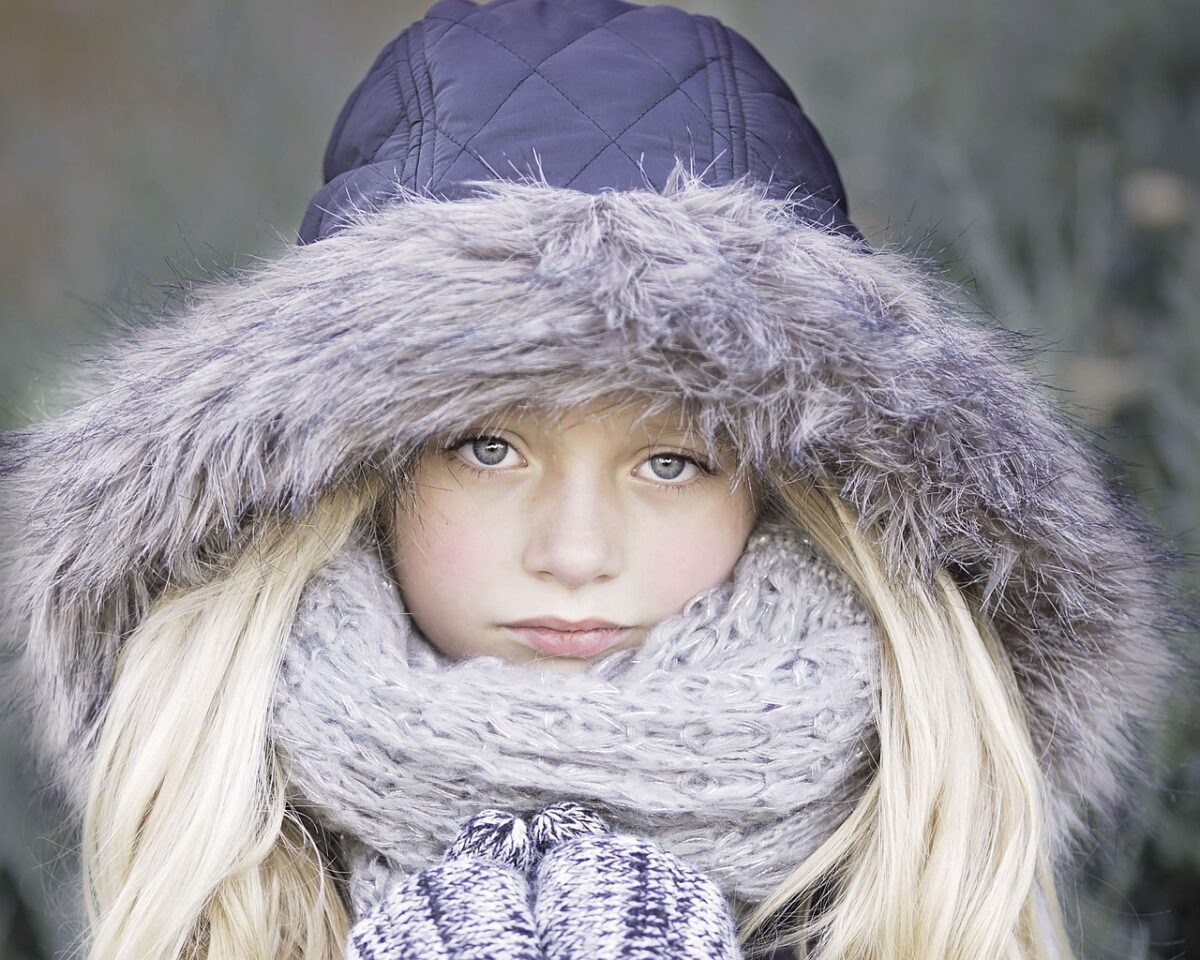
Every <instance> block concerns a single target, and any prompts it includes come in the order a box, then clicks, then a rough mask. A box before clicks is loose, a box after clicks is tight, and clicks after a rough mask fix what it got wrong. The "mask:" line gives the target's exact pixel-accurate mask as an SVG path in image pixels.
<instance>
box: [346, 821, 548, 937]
mask: <svg viewBox="0 0 1200 960" xmlns="http://www.w3.org/2000/svg"><path fill="white" fill-rule="evenodd" d="M532 863H533V851H532V847H531V844H530V840H529V833H528V829H527V826H526V823H525V821H524V820H523V819H521V817H519V816H516V815H514V814H511V813H505V812H504V811H501V810H484V811H482V812H480V813H478V814H476V815H475V816H474V817H472V818H471V819H470V820H468V821H467V822H466V823H465V824H464V825H463V827H462V830H461V832H460V833H459V835H458V838H457V839H456V840H455V841H454V842H453V843H452V844H451V845H450V847H449V848H448V849H447V851H446V855H445V858H444V860H443V861H442V863H439V864H437V865H436V866H432V867H427V868H426V869H424V870H421V871H419V872H417V873H415V874H412V875H411V876H408V877H405V878H404V879H403V880H401V881H400V882H399V883H397V884H396V886H395V887H393V888H392V889H391V890H390V891H388V894H387V896H385V897H384V898H383V900H381V901H380V902H379V904H378V905H377V906H376V907H375V908H374V909H373V910H371V911H370V912H369V913H367V914H365V915H364V916H363V917H361V918H360V919H359V920H358V921H357V922H356V923H355V924H354V927H353V928H352V929H351V931H350V939H349V942H348V945H347V949H346V958H347V960H541V958H542V950H541V947H540V946H539V944H538V939H537V931H536V929H535V927H534V922H533V912H532V908H531V905H530V897H529V885H528V882H527V881H526V874H527V873H528V872H529V869H530V867H531V866H532Z"/></svg>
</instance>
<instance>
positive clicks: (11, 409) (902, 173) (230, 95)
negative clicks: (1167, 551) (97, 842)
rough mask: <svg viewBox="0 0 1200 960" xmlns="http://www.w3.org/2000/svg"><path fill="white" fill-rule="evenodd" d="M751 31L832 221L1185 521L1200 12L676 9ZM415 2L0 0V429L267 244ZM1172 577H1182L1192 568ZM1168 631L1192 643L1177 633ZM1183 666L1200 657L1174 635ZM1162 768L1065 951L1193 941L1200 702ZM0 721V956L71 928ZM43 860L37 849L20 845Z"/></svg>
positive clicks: (1074, 904)
mask: <svg viewBox="0 0 1200 960" xmlns="http://www.w3.org/2000/svg"><path fill="white" fill-rule="evenodd" d="M678 5H680V6H682V7H684V8H686V9H688V10H691V11H693V12H698V13H708V14H713V15H716V16H718V17H720V18H721V19H722V20H724V21H725V22H727V23H728V24H729V25H731V26H732V27H734V28H735V29H737V30H739V31H740V32H742V33H743V34H744V35H746V36H747V37H748V38H750V39H751V41H752V42H754V43H755V45H756V46H758V47H759V48H760V49H761V50H762V52H763V53H764V54H765V55H766V56H767V58H768V60H770V61H771V63H772V64H773V65H774V66H775V67H776V68H777V69H778V70H779V71H780V72H781V73H782V74H783V75H784V76H785V77H786V78H787V79H788V80H789V82H790V83H791V85H792V87H793V89H794V90H795V91H796V93H797V94H798V96H799V98H800V100H801V103H802V104H803V105H804V106H805V108H806V110H807V111H808V112H809V114H810V116H812V118H813V120H814V122H815V123H816V124H817V126H818V128H819V129H820V130H821V132H822V134H823V135H824V137H825V138H826V140H827V141H828V143H829V145H830V147H831V149H832V150H833V153H834V155H835V156H836V157H837V158H838V162H839V165H840V167H841V170H842V174H843V178H844V180H845V182H846V186H847V190H848V193H849V197H850V203H851V208H852V213H853V215H854V217H855V220H856V222H858V223H859V225H860V226H861V227H862V228H863V229H864V230H865V231H866V232H867V233H868V234H869V235H870V237H871V239H872V242H873V243H874V244H875V245H876V246H887V247H892V248H903V249H906V250H908V251H910V252H913V253H915V254H917V255H919V256H922V257H924V258H926V259H927V260H928V261H929V262H930V264H931V266H935V267H936V268H937V269H939V270H942V271H944V272H945V273H946V274H947V275H948V276H950V277H952V278H954V279H956V280H958V281H960V282H961V283H962V284H963V287H964V290H965V291H966V293H967V295H968V296H970V297H972V298H973V299H974V300H975V301H976V303H977V305H978V309H979V310H980V311H983V312H987V313H990V314H991V315H993V316H995V317H996V318H997V319H998V320H999V321H1000V322H1002V323H1004V324H1007V325H1009V326H1012V327H1015V328H1020V329H1022V330H1026V331H1031V332H1034V333H1036V334H1037V336H1039V337H1040V338H1041V339H1042V341H1043V342H1044V344H1045V346H1046V348H1047V349H1046V351H1045V353H1044V355H1043V359H1042V364H1043V367H1042V372H1043V374H1044V375H1045V377H1046V378H1047V380H1048V381H1049V382H1050V383H1051V384H1052V385H1053V387H1054V389H1055V396H1056V397H1057V398H1058V399H1059V400H1060V401H1061V402H1062V403H1063V404H1064V405H1066V406H1068V407H1069V408H1070V409H1071V410H1072V411H1073V412H1074V413H1075V415H1077V416H1078V417H1080V418H1081V420H1082V424H1083V425H1084V426H1086V427H1088V428H1091V429H1094V430H1096V431H1097V434H1096V439H1097V440H1098V441H1100V442H1101V443H1102V445H1104V446H1105V447H1106V448H1107V449H1108V450H1110V451H1111V452H1113V453H1115V454H1116V455H1117V456H1119V457H1120V458H1122V460H1123V461H1124V462H1125V463H1126V464H1127V469H1126V471H1125V473H1124V475H1123V476H1122V478H1121V479H1122V480H1123V482H1125V483H1127V484H1129V485H1130V486H1131V487H1132V488H1133V489H1134V490H1135V491H1136V492H1137V494H1138V495H1139V497H1140V498H1141V500H1142V501H1143V503H1144V504H1145V505H1146V507H1147V509H1148V510H1149V511H1150V512H1151V514H1152V515H1153V517H1154V518H1155V519H1156V520H1157V522H1158V525H1159V526H1160V528H1161V529H1162V530H1163V531H1164V532H1165V534H1167V535H1168V536H1169V537H1170V538H1171V539H1172V543H1173V545H1174V546H1175V548H1176V549H1177V550H1179V551H1180V552H1182V553H1184V554H1185V555H1188V556H1189V557H1191V556H1194V555H1195V554H1196V552H1197V546H1198V541H1200V386H1198V381H1200V176H1198V171H1200V162H1198V158H1200V43H1198V42H1197V38H1198V37H1200V4H1197V3H1195V0H1140V2H1138V3H1136V4H1134V3H1128V2H1124V0H1008V2H1005V3H995V2H993V0H912V2H910V3H908V4H904V5H901V4H882V3H879V2H878V0H839V2H838V3H836V4H833V3H818V2H816V0H809V2H797V0H742V2H734V0H726V2H722V0H687V2H682V0H681V2H679V4H678ZM426 6H427V4H426V3H423V2H421V3H417V2H411V0H405V2H397V0H391V2H387V3H385V2H382V0H342V2H340V3H334V2H332V0H286V2H285V0H260V2H258V3H255V4H239V3H234V2H232V0H205V2H200V0H177V2H175V3H172V4H169V5H167V4H154V3H151V2H149V0H116V2H111V3H109V4H105V5H87V4H85V3H83V2H82V0H6V4H5V29H4V30H3V31H2V32H0V91H3V93H2V94H0V130H3V132H4V135H3V137H2V138H0V222H3V223H4V224H5V226H6V228H7V229H5V230H4V231H2V232H0V336H2V338H3V343H4V350H3V352H2V353H0V426H13V425H17V424H19V423H22V422H25V421H27V420H29V419H35V418H39V417H40V416H42V415H43V414H44V413H45V412H46V411H48V410H53V409H55V408H56V407H57V406H58V405H59V404H61V403H62V402H63V398H62V397H61V396H59V395H58V393H57V391H56V389H55V386H54V385H55V376H54V368H55V366H56V365H57V362H58V360H59V359H65V358H69V357H70V356H73V355H75V354H76V353H78V352H79V351H80V350H82V349H86V348H87V346H88V345H89V344H90V343H92V342H93V341H94V339H95V337H96V335H97V331H98V329H99V327H100V323H101V319H102V315H103V312H104V310H106V309H117V310H119V309H121V304H122V303H123V302H126V301H136V302H139V303H142V304H149V305H151V306H155V305H160V304H162V303H163V302H165V300H166V299H167V298H168V297H169V295H170V293H171V291H172V289H173V288H174V287H175V286H176V285H178V284H179V283H180V282H182V281H184V280H186V279H187V278H188V277H192V276H203V275H204V274H205V273H207V272H209V271H210V270H212V269H214V268H218V267H221V266H223V265H229V264H237V265H239V266H247V265H251V264H252V261H253V260H254V258H256V257H259V256H267V257H269V256H270V255H271V254H272V252H273V251H277V250H278V249H279V248H280V246H281V245H282V244H285V243H288V242H290V241H291V238H292V236H293V235H294V231H295V228H296V226H297V225H298V223H299V218H300V214H301V212H302V211H303V209H304V206H305V204H306V203H307V200H308V197H309V196H310V195H311V194H312V193H313V192H314V191H315V190H316V188H317V187H318V186H319V170H320V160H321V155H322V151H323V149H324V143H325V138H326V136H327V135H328V132H329V129H330V128H331V126H332V123H333V119H334V117H335V115H336V112H337V110H338V108H339V107H340V105H341V103H342V101H343V99H344V98H345V96H346V95H347V94H348V93H349V91H350V89H351V88H352V86H353V84H354V83H356V82H357V80H358V78H359V77H360V76H361V75H362V73H363V72H364V71H365V69H366V67H367V66H368V64H369V63H370V61H371V60H372V59H373V58H374V56H375V54H376V53H377V52H378V49H379V47H380V46H381V45H382V43H383V42H384V40H385V39H386V38H389V37H391V36H393V35H394V34H395V33H397V32H399V31H400V30H401V29H402V28H403V27H404V26H406V25H407V24H408V23H409V22H411V21H412V20H413V19H415V18H417V17H419V16H420V15H421V13H422V12H423V11H424V9H425V8H426ZM1179 576H1180V581H1181V582H1180V586H1181V588H1182V589H1184V590H1185V591H1188V592H1189V594H1190V595H1191V596H1193V597H1194V596H1196V595H1197V593H1198V592H1200V591H1197V586H1200V585H1198V584H1197V582H1196V580H1197V576H1198V574H1197V571H1196V567H1195V565H1193V566H1191V567H1190V568H1184V567H1181V570H1180V574H1179ZM1193 642H1194V643H1195V641H1193ZM1191 653H1192V655H1193V656H1196V655H1197V654H1198V653H1200V650H1197V649H1195V647H1193V650H1192V651H1191ZM1163 710H1164V713H1165V714H1166V715H1167V716H1168V717H1169V720H1170V722H1169V723H1168V725H1167V726H1166V728H1165V733H1164V736H1163V738H1162V742H1161V744H1159V745H1158V747H1159V749H1158V752H1157V757H1158V761H1157V767H1156V769H1157V770H1158V771H1159V775H1158V776H1159V781H1160V782H1159V783H1148V784H1146V785H1144V786H1143V787H1142V790H1141V792H1142V796H1141V797H1139V798H1137V799H1138V801H1139V802H1140V804H1141V806H1140V808H1139V809H1138V812H1137V813H1136V815H1133V816H1129V817H1126V818H1125V819H1124V820H1122V821H1121V822H1120V823H1119V824H1117V825H1116V826H1112V827H1100V826H1098V828H1097V836H1096V840H1095V843H1094V845H1093V847H1091V848H1089V849H1088V850H1085V851H1083V860H1082V867H1081V870H1080V872H1079V880H1078V883H1077V885H1076V886H1075V887H1073V888H1068V896H1067V900H1068V909H1069V912H1070V913H1071V915H1072V918H1073V923H1075V924H1076V925H1077V929H1078V936H1079V937H1080V939H1081V941H1082V943H1083V946H1084V955H1086V956H1088V957H1094V958H1098V960H1106V958H1129V957H1146V958H1160V960H1165V958H1176V957H1184V956H1187V955H1188V954H1189V952H1190V953H1191V954H1192V955H1194V956H1200V917H1198V916H1197V911H1196V908H1197V904H1198V902H1200V894H1198V891H1200V698H1197V696H1196V691H1195V690H1192V689H1180V690H1179V691H1178V695H1177V696H1176V697H1175V699H1174V700H1173V701H1171V702H1170V703H1166V704H1164V705H1163ZM21 749H22V748H21V738H20V736H19V731H15V730H0V761H2V765H3V768H4V769H5V770H8V771H11V773H12V776H10V777H8V778H7V781H6V782H4V783H0V802H2V805H3V809H4V811H5V814H6V815H5V816H4V817H3V819H2V820H0V960H4V958H8V960H16V958H28V960H34V958H40V957H43V956H50V955H52V954H53V952H55V951H60V950H64V949H67V948H69V947H70V945H71V943H72V942H73V940H74V938H75V937H76V936H77V935H78V932H79V928H78V922H77V904H76V900H75V897H74V895H73V893H72V891H71V883H72V880H71V878H72V876H73V872H74V870H75V869H76V868H77V864H76V863H75V861H74V859H73V856H72V854H71V847H72V844H73V842H74V838H73V837H72V836H71V835H70V834H69V832H68V831H65V830H64V828H62V827H59V826H57V825H56V821H55V811H54V809H53V807H52V806H51V805H49V804H47V803H45V802H43V800H44V798H43V795H42V794H43V790H44V785H43V784H41V783H40V781H39V780H38V778H37V776H36V774H35V772H34V771H33V770H32V769H31V767H30V764H29V762H28V759H27V758H25V757H22V756H20V751H21ZM39 865H44V866H39Z"/></svg>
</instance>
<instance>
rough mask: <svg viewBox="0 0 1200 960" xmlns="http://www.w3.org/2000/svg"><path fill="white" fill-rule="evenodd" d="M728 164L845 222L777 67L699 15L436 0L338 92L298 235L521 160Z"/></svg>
mask: <svg viewBox="0 0 1200 960" xmlns="http://www.w3.org/2000/svg"><path fill="white" fill-rule="evenodd" d="M677 157H678V158H680V159H682V160H683V161H684V162H685V163H687V164H689V166H690V167H692V168H693V169H694V171H695V172H696V173H698V174H699V173H702V174H703V176H702V178H701V179H702V180H703V181H704V182H705V183H709V184H713V185H717V184H723V183H728V182H730V181H732V180H736V179H738V178H741V177H746V179H747V181H751V182H755V183H761V184H762V185H763V186H764V187H765V193H766V195H767V196H770V197H786V196H790V197H791V199H793V200H794V201H796V202H797V206H796V208H795V210H796V214H797V215H798V216H799V217H800V218H801V219H803V220H807V221H811V222H813V223H817V224H822V225H825V226H828V227H831V228H833V229H834V230H835V231H838V232H841V233H845V234H847V235H848V236H852V237H855V238H858V237H859V236H860V235H859V233H858V231H857V229H856V228H855V227H854V225H853V224H852V223H851V222H850V220H849V215H848V212H847V206H846V196H845V191H844V190H843V188H842V182H841V179H840V178H839V176H838V172H837V167H836V166H835V165H834V162H833V158H832V157H831V156H830V155H829V151H828V150H827V149H826V147H825V144H824V142H823V141H822V140H821V136H820V134H819V133H818V132H817V130H816V128H815V127H814V126H813V125H812V123H811V122H810V121H809V119H808V117H806V116H805V115H804V111H803V110H801V108H800V105H799V104H798V103H797V102H796V98H795V96H794V95H793V94H792V91H791V90H790V89H788V86H787V84H786V83H785V82H784V81H783V78H782V77H780V76H779V74H777V73H776V72H775V71H774V70H773V69H772V68H771V66H770V65H769V64H768V63H767V62H766V61H765V60H764V59H763V58H762V56H761V55H760V54H759V52H758V51H757V50H755V49H754V47H752V46H751V45H750V44H749V43H748V42H747V41H746V39H745V38H744V37H742V36H740V35H739V34H737V33H735V32H734V31H733V30H730V29H729V28H728V27H726V26H724V25H723V24H721V23H720V22H719V21H718V20H715V19H714V18H712V17H705V16H695V15H692V14H687V13H684V12H683V11H682V10H678V9H676V8H674V7H670V6H641V5H639V4H636V3H627V2H625V0H492V2H491V3H486V4H484V5H482V6H477V5H476V4H474V3H472V2H471V0H442V2H440V3H437V4H435V5H434V6H433V7H431V8H430V9H429V11H428V12H427V13H426V14H425V17H424V19H422V20H420V21H418V22H417V23H414V24H413V25H412V26H410V27H409V28H408V29H407V30H405V31H404V32H403V33H401V34H400V36H398V37H397V38H396V39H395V40H393V41H392V42H391V43H389V44H388V45H387V46H386V47H385V48H384V49H383V52H382V53H380V54H379V56H378V57H377V58H376V60H375V62H374V64H372V65H371V69H370V70H369V71H368V72H367V75H366V77H365V78H364V79H363V80H362V82H361V83H359V85H358V86H357V88H355V90H354V92H353V93H352V94H351V96H350V99H349V100H348V101H347V102H346V105H345V106H344V107H343V108H342V112H341V115H340V116H339V117H338V120H337V124H336V125H335V127H334V130H333V134H332V136H331V137H330V140H329V146H328V148H327V149H326V151H325V186H324V187H323V188H322V189H321V191H320V192H319V193H318V194H317V195H316V197H314V198H313V201H312V203H311V204H310V206H309V208H308V213H307V214H306V215H305V217H304V222H303V225H302V226H301V228H300V241H301V242H302V243H308V242H311V241H313V240H319V239H321V238H323V237H326V236H328V235H329V234H330V233H332V232H334V231H335V230H336V229H338V228H339V227H340V226H342V225H344V222H345V213H346V212H347V211H351V210H355V209H361V208H363V207H370V206H374V205H376V204H378V203H379V202H380V201H383V200H386V199H388V198H390V197H391V196H393V195H394V194H395V193H396V184H397V183H399V184H402V185H403V186H404V187H406V188H408V189H410V190H414V191H416V192H418V193H423V192H426V191H427V192H428V193H429V194H431V195H434V196H437V197H441V198H445V199H458V198H461V197H464V196H467V195H469V194H471V193H472V192H474V188H472V187H470V186H469V185H466V184H465V183H464V181H468V180H477V179H515V178H519V177H522V176H528V175H530V174H531V173H532V174H536V175H537V176H538V177H539V179H544V180H545V181H546V182H547V183H549V184H551V185H552V186H560V187H570V188H572V189H574V190H579V191H582V192H584V193H599V192H601V191H603V190H610V189H615V190H630V189H654V190H657V191H659V192H661V190H662V188H663V186H664V184H665V182H666V179H667V176H668V174H669V173H670V171H671V168H672V166H673V165H674V163H675V160H676V158H677Z"/></svg>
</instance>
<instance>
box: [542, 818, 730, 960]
mask: <svg viewBox="0 0 1200 960" xmlns="http://www.w3.org/2000/svg"><path fill="white" fill-rule="evenodd" d="M529 833H530V837H531V839H532V842H533V848H534V852H535V855H536V856H537V857H538V862H537V865H536V867H535V873H534V881H533V888H534V905H533V914H534V921H535V923H536V925H537V932H538V937H539V940H540V942H541V945H542V952H543V956H544V957H545V958H546V960H676V958H678V960H683V958H687V960H741V957H742V952H741V948H740V947H739V946H738V941H737V929H736V924H735V922H734V920H733V917H732V915H731V914H730V910H729V905H728V903H727V902H726V900H725V896H724V894H722V893H721V890H720V888H719V887H718V886H717V885H716V883H714V882H713V881H712V880H711V879H709V878H708V876H706V875H705V874H703V873H701V872H700V871H699V870H696V869H695V868H694V867H691V866H689V865H688V864H687V863H685V862H684V861H683V860H681V859H679V858H678V857H677V856H675V855H674V854H672V853H668V852H667V851H666V850H664V849H663V848H662V847H660V846H658V845H657V844H656V843H654V842H653V841H651V840H646V839H643V838H641V837H635V836H629V835H625V834H617V833H612V832H610V831H609V829H608V827H607V825H606V824H605V823H604V822H603V821H602V820H601V819H600V818H599V817H597V816H596V815H595V814H594V813H592V812H591V811H588V810H587V809H586V808H584V807H580V806H579V805H578V804H572V803H562V804H555V805H553V806H550V807H546V808H545V809H544V810H542V811H541V812H540V813H538V814H536V815H534V817H533V818H532V819H531V820H530V822H529Z"/></svg>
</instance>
